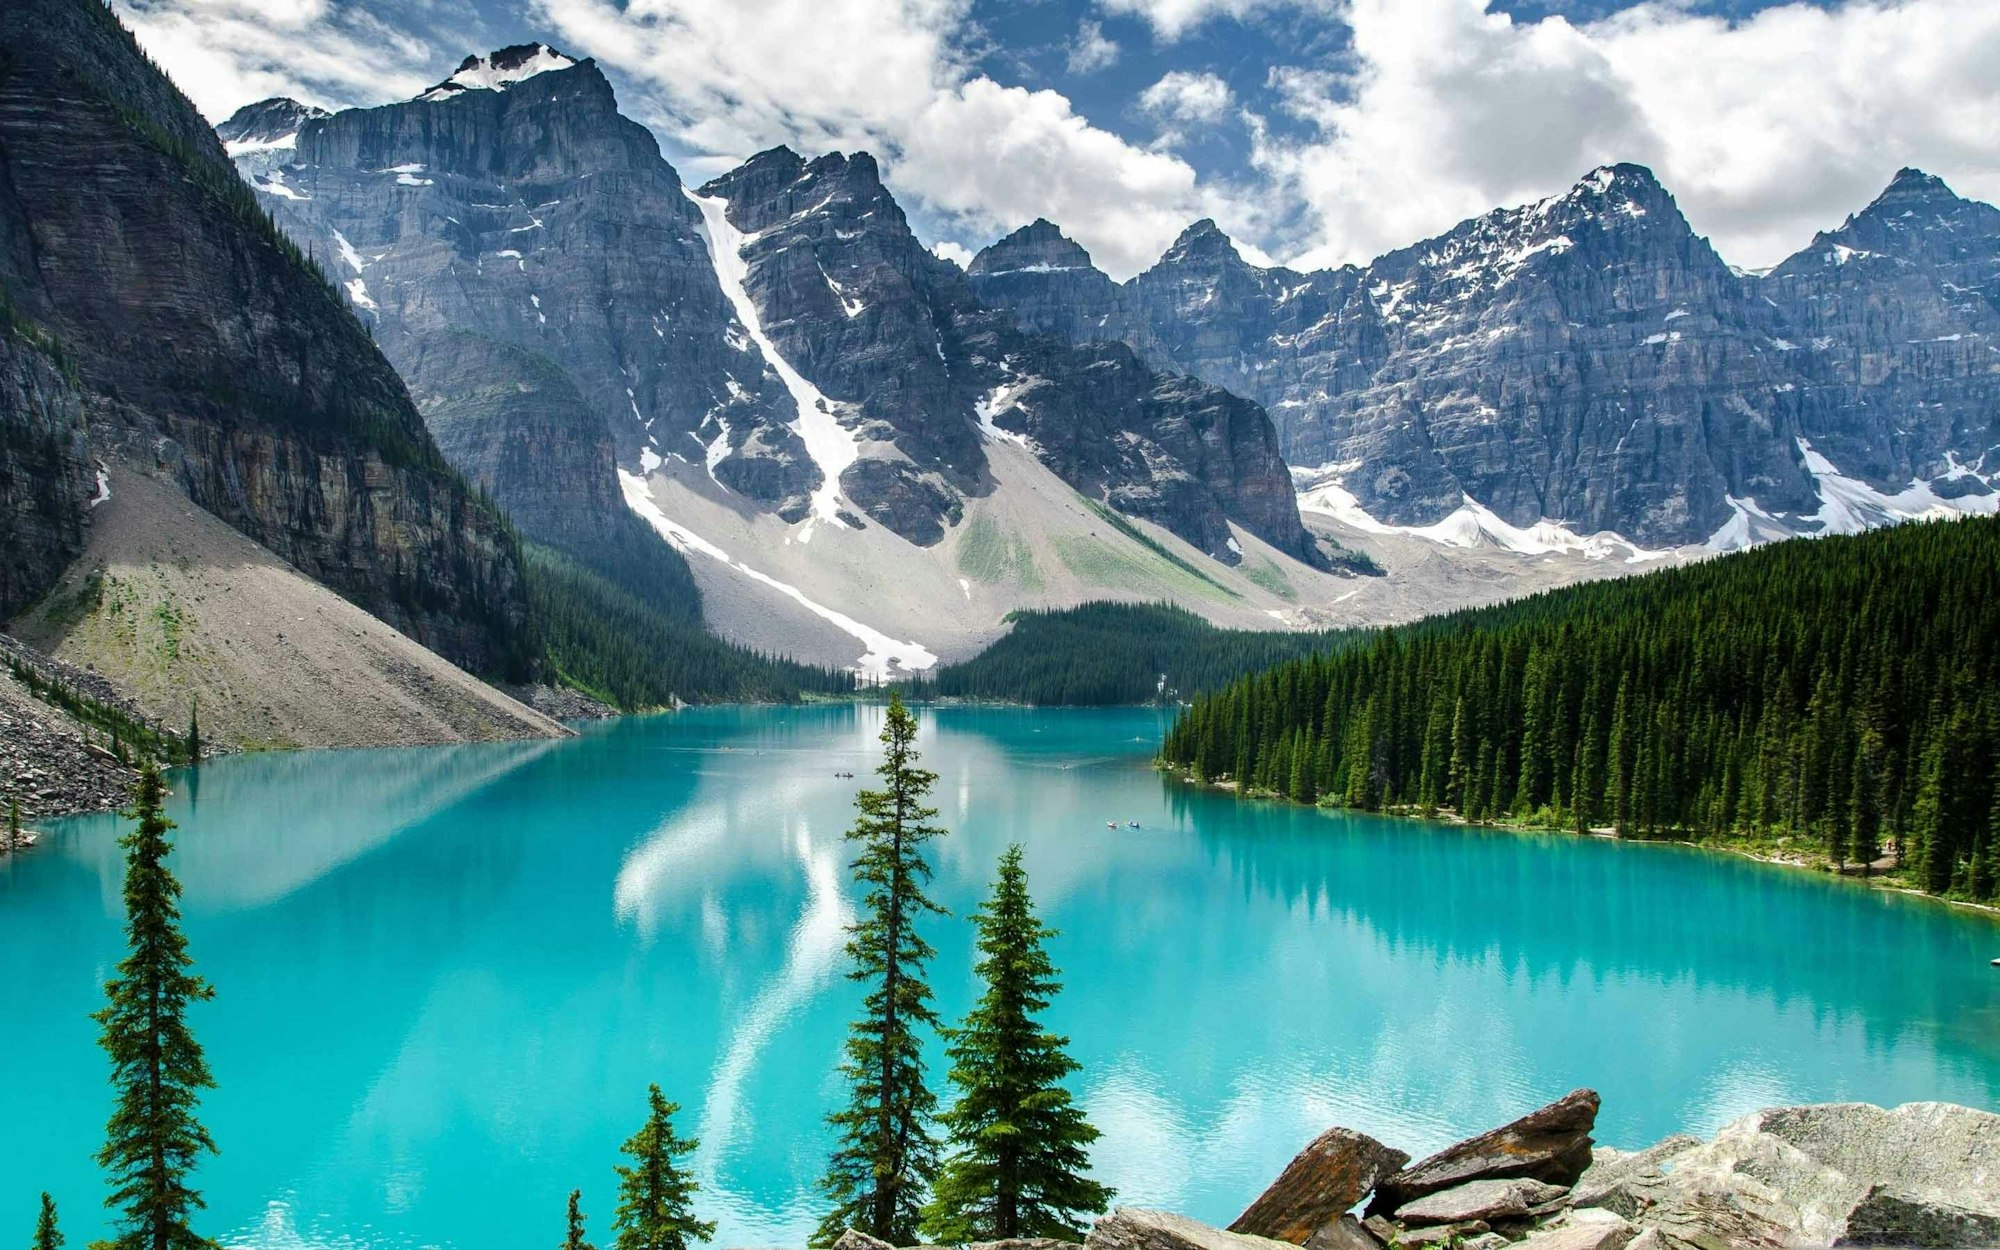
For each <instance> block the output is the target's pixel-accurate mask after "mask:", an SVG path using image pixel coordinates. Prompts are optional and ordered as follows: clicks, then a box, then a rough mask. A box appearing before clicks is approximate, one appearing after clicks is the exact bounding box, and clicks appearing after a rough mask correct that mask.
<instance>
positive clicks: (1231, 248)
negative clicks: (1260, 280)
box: [1160, 217, 1243, 264]
mask: <svg viewBox="0 0 2000 1250" xmlns="http://www.w3.org/2000/svg"><path fill="white" fill-rule="evenodd" d="M1242 259H1243V258H1242V257H1241V256H1240V255H1238V254H1237V251H1236V244H1235V242H1234V241H1232V240H1231V239H1230V237H1229V236H1228V235H1226V234H1224V233H1223V232H1222V227H1220V226H1218V225H1216V224H1215V219H1214V218H1212V217H1204V218H1202V219H1201V220H1200V221H1197V222H1195V223H1194V224H1193V225H1191V226H1189V227H1188V228H1187V229H1185V230H1183V231H1181V234H1180V237H1179V238H1177V239H1175V240H1174V245H1173V246H1172V247H1170V248H1168V249H1167V253H1166V255H1164V256H1162V257H1160V263H1161V264H1166V263H1168V262H1174V263H1183V262H1186V261H1194V260H1232V261H1238V262H1240V261H1241V260H1242Z"/></svg>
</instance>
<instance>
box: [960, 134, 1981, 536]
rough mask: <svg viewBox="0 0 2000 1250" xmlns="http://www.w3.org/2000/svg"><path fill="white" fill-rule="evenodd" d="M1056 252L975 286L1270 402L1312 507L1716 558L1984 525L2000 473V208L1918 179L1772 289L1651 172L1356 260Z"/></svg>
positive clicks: (1215, 249) (1201, 231) (1055, 323)
mask: <svg viewBox="0 0 2000 1250" xmlns="http://www.w3.org/2000/svg"><path fill="white" fill-rule="evenodd" d="M1066 242H1067V241H1066V240H1062V239H1061V237H1060V235H1059V233H1057V232H1054V231H1053V228H1051V227H1048V226H1047V224H1046V223H1037V224H1036V225H1035V226H1032V227H1028V228H1026V229H1024V230H1023V231H1020V232H1017V233H1016V234H1015V235H1012V236H1009V237H1008V238H1006V239H1003V240H1001V241H1000V242H999V243H996V244H995V245H993V247H991V248H989V249H987V251H985V252H982V253H981V254H980V255H979V256H978V257H977V258H975V260H974V262H973V264H972V265H971V267H970V271H969V272H970V275H971V277H970V280H971V282H972V284H973V287H974V289H975V291H976V292H977V293H978V294H979V296H980V298H982V299H983V300H985V301H987V302H988V303H990V304H993V305H994V306H996V307H1003V308H1006V309H1008V310H1009V311H1010V312H1012V313H1014V314H1015V315H1016V316H1017V317H1018V318H1019V319H1020V320H1021V321H1022V322H1023V324H1025V325H1029V326H1032V327H1034V328H1036V329H1039V330H1043V331H1045V332H1048V333H1053V334H1057V335H1060V336H1063V337H1065V338H1067V339H1070V340H1071V341H1084V340H1088V339H1100V338H1115V339H1118V340H1120V341H1123V342H1125V343H1127V344H1129V345H1131V346H1132V347H1133V348H1134V349H1135V350H1137V351H1138V352H1139V353H1140V354H1141V355H1142V356H1144V357H1145V358H1146V359H1147V360H1148V361H1149V362H1150V363H1152V364H1154V365H1155V366H1159V367H1165V368H1177V369H1183V370H1186V371H1188V372H1191V373H1193V374H1194V375H1196V376H1198V377H1200V378H1202V379H1203V380H1205V381H1208V382H1211V383H1214V384H1216V385H1218V386H1222V387H1224V388H1227V389H1229V390H1231V391H1233V392H1235V393H1237V394H1240V395H1244V396H1248V397H1250V398H1252V399H1255V400H1257V401H1258V402H1259V403H1261V404H1262V405H1264V406H1265V407H1266V408H1267V409H1268V410H1269V411H1270V412H1271V414H1272V416H1273V418H1274V420H1275V421H1276V422H1277V426H1278V429H1279V431H1280V435H1281V438H1282V440H1283V447H1284V451H1285V454H1286V456H1287V458H1288V459H1289V460H1290V462H1291V463H1292V464H1293V465H1294V466H1298V467H1299V469H1300V470H1301V472H1302V474H1303V475H1304V481H1305V483H1306V485H1308V486H1309V487H1312V488H1314V490H1313V497H1312V503H1313V506H1317V507H1321V508H1323V509H1324V510H1328V511H1333V512H1335V513H1336V514H1339V515H1344V516H1346V517H1347V518H1348V519H1350V520H1355V521H1358V522H1361V523H1364V524H1368V525H1375V524H1383V523H1386V524H1394V525H1401V526H1426V525H1430V524H1432V523H1435V522H1438V521H1440V520H1442V519H1444V518H1446V517H1447V516H1450V515H1451V514H1453V513H1455V512H1457V511H1459V510H1461V509H1463V508H1465V507H1466V506H1467V502H1468V500H1470V501H1474V502H1476V503H1477V505H1479V506H1480V507H1482V508H1484V509H1489V510H1490V511H1491V512H1492V513H1494V514H1497V516H1498V518H1499V520H1500V521H1502V522H1504V523H1507V524H1511V525H1514V526H1527V525H1531V524H1533V523H1535V522H1537V521H1540V520H1544V519H1548V520H1555V521H1559V522H1561V523H1563V524H1564V525H1566V526H1567V527H1568V528H1569V529H1570V530H1572V531H1574V532H1575V533H1578V534H1584V535H1588V534H1593V533H1596V532H1598V531H1605V530H1609V531H1613V532H1615V533H1617V534H1620V535H1623V536H1625V537H1626V538H1628V539H1631V540H1634V541H1636V542H1639V543H1641V544H1645V545H1651V546H1665V545H1674V544H1681V543H1700V542H1709V543H1711V544H1712V545H1715V546H1718V547H1727V546H1736V545H1742V544H1744V543H1747V542H1751V541H1756V540H1760V539H1763V538H1768V537H1775V536H1782V535H1785V534H1790V533H1801V532H1808V533H1812V532H1824V531H1826V530H1829V529H1853V528H1859V527H1861V526H1864V525H1868V524H1879V523H1882V522H1884V521H1889V520H1895V519H1900V518H1901V517H1904V516H1909V515H1917V514H1921V513H1923V512H1924V511H1926V510H1927V509H1932V508H1948V507H1956V508H1959V509H1961V510H1971V509H1981V508H1990V506H1991V503H1990V493H1991V491H1992V489H1993V488H1992V484H1991V480H1990V479H1993V478H1995V477H1996V476H2000V454H1996V455H1995V456H1994V457H1993V458H1992V459H1991V460H1989V459H1988V452H1989V451H1993V450H1994V449H1995V448H1996V446H1997V445H2000V430H1996V427H1995V414H1996V412H2000V392H1996V386H2000V369H1996V365H1995V363H1994V361H1995V359H1996V358H1995V356H1994V355H1993V350H1992V348H1993V343H1994V342H1995V341H1996V332H2000V326H1997V325H1996V323H1995V321H1994V316H1995V309H1996V307H2000V305H1996V304H1995V302H1994V295H1993V292H1994V291H1995V290H1996V289H2000V276H1996V275H2000V259H1996V258H2000V210H1995V209H1993V208H1991V207H1989V206H1987V205H1982V204H1974V203H1971V202H1969V201H1965V200H1961V199H1959V198H1958V197H1956V196H1954V195H1952V194H1951V193H1950V191H1949V190H1948V189H1947V188H1945V187H1944V185H1943V184H1942V183H1940V182H1938V181H1937V180H1936V179H1934V178H1928V177H1926V176H1924V175H1921V174H1919V173H1917V172H1915V171H1904V173H1903V174H1901V175H1899V176H1898V178H1897V180H1896V183H1895V184H1894V185H1892V186H1891V188H1890V190H1889V191H1888V192H1886V193H1885V194H1884V196H1883V197H1882V199H1881V200H1879V201H1877V203H1876V204H1875V205H1873V206H1871V207H1870V208H1869V209H1868V210H1866V211H1865V212H1863V213H1861V214H1858V215H1857V216H1856V217H1854V218H1852V219H1850V221H1849V222H1848V223H1847V224H1846V225H1845V226H1843V227H1842V229H1841V230H1840V231H1836V232H1833V233H1831V234H1827V235H1822V236H1820V238H1819V239H1817V240H1815V242H1814V244H1813V246H1812V247H1810V248H1808V249H1807V250H1806V251H1804V252H1802V253H1800V255H1799V256H1796V257H1794V258H1792V259H1791V260H1789V261H1787V262H1786V263H1785V264H1784V265H1781V266H1779V267H1778V269H1777V270H1775V271H1774V272H1772V273H1771V274H1770V275H1769V276H1768V277H1765V278H1761V279H1760V278H1758V277H1756V276H1754V275H1744V274H1739V273H1736V272H1734V271H1732V270H1731V269H1730V268H1729V267H1728V266H1727V265H1725V264H1724V263H1723V261H1722V259H1721V258H1720V257H1719V256H1717V255H1716V253H1715V252H1714V250H1713V249H1712V248H1711V247H1710V246H1709V245H1708V243H1707V241H1706V240H1704V239H1701V238H1699V237H1697V236H1696V235H1695V234H1694V233H1693V232H1692V231H1691V230H1690V229H1689V227H1688V224H1687V222H1686V220H1685V219H1684V218H1683V217H1682V216H1681V213H1680V211H1679V208H1678V207H1677V206H1676V205H1675V203H1674V201H1673V198H1672V196H1670V195H1669V194H1668V193H1667V192H1666V190H1665V189H1664V188H1662V187H1661V186H1660V185H1659V183H1658V182H1657V181H1656V180H1655V179H1654V177H1653V176H1652V174H1651V173H1650V172H1649V171H1647V170H1645V169H1644V168H1641V167H1639V166H1636V165H1612V166H1606V167H1604V168H1601V169H1598V170H1595V171H1593V172H1592V173H1591V174H1590V175H1588V176H1587V177H1585V178H1584V179H1583V180H1582V181H1580V182H1579V183H1577V185H1576V186H1575V187H1573V188H1572V189H1571V190H1570V191H1568V192H1567V193H1565V194H1563V195H1560V196H1555V197H1552V198H1550V199H1548V200H1544V201H1541V202H1540V203H1536V204H1530V205H1527V206H1525V207H1522V208H1518V209H1503V210H1496V211H1495V212H1492V213H1488V214H1486V215H1485V216H1483V217H1480V218H1477V219H1474V220H1471V221H1467V222H1465V223H1463V224H1461V225H1459V226H1457V227H1456V228H1454V229H1453V230H1451V231H1448V232H1446V233H1445V234H1442V235H1439V236H1437V237H1436V238H1432V239H1427V240H1424V241H1423V242H1420V243H1417V244H1414V245H1412V246H1410V247H1407V248H1403V249H1400V250H1398V251H1395V252H1391V253H1389V254H1387V255H1385V256H1382V257H1380V258H1378V259H1376V260H1375V261H1373V262H1371V263H1370V264H1368V265H1366V266H1346V267H1343V268H1339V269H1332V270H1322V271H1318V272H1312V273H1303V272H1298V271H1294V270H1289V269H1285V268H1261V267H1258V266H1254V265H1251V264H1249V263H1248V262H1246V261H1245V260H1244V259H1243V258H1242V257H1241V256H1240V255H1239V254H1238V253H1237V251H1236V250H1235V248H1234V246H1233V245H1232V244H1231V242H1230V241H1229V239H1228V237H1227V236H1226V235H1224V234H1223V233H1222V232H1221V231H1220V230H1219V229H1217V228H1216V227H1215V225H1214V223H1212V222H1207V221H1204V222H1198V223H1196V224H1195V225H1194V226H1191V227H1190V228H1189V229H1188V230H1187V231H1186V232H1185V233H1184V234H1183V235H1182V236H1181V238H1180V239H1179V240H1177V241H1176V242H1175V244H1174V245H1173V247H1172V248H1170V249H1169V250H1168V252H1167V253H1166V254H1165V255H1164V256H1163V257H1162V258H1161V260H1160V262H1159V263H1158V264H1157V265H1155V266H1153V267H1152V268H1151V269H1149V270H1147V271H1146V272H1144V273H1142V274H1140V275H1138V276H1137V277H1135V278H1133V279H1132V280H1131V281H1129V282H1127V283H1124V284H1122V285H1115V284H1111V283H1109V280H1108V279H1105V278H1104V275H1102V274H1101V273H1099V272H1097V271H1096V270H1094V269H1089V270H1086V269H1084V268H1081V266H1087V265H1088V259H1087V257H1085V256H1084V254H1083V253H1082V251H1081V249H1078V248H1075V247H1074V246H1073V245H1070V246H1064V244H1065V243H1066ZM1895 414H1904V416H1903V417H1898V416H1897V415H1895ZM1916 414H1921V415H1916ZM1816 457H1817V458H1816ZM1830 476H1844V477H1848V478H1852V479H1854V482H1853V484H1852V485H1851V486H1850V485H1848V484H1847V483H1843V482H1838V481H1829V480H1828V479H1829V477H1830ZM1872 495H1880V496H1883V497H1884V498H1883V499H1881V500H1875V499H1873V498H1871V496H1872ZM1857 501H1858V502H1857ZM1982 501H1983V502H1982Z"/></svg>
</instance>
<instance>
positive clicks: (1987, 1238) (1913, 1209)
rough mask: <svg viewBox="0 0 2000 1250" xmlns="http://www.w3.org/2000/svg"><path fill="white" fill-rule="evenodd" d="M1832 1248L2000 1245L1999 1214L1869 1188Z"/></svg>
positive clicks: (1888, 1190)
mask: <svg viewBox="0 0 2000 1250" xmlns="http://www.w3.org/2000/svg"><path fill="white" fill-rule="evenodd" d="M1833 1244H1834V1245H1836V1246H2000V1215H1996V1214H1994V1213H1993V1212H1990V1211H1972V1210H1968V1209H1967V1208H1965V1207H1961V1206H1957V1205H1955V1204H1953V1203H1949V1202H1943V1201H1940V1200H1938V1199H1935V1198H1921V1197H1918V1196H1916V1195H1915V1194H1906V1193H1898V1192H1897V1191H1895V1190H1893V1189H1890V1188H1888V1187H1887V1186H1884V1185H1875V1186H1871V1187H1870V1188H1869V1190H1868V1192H1867V1193H1866V1194H1865V1195H1863V1196H1862V1199H1861V1201H1860V1202H1859V1203H1857V1204H1856V1205H1855V1208H1854V1210H1852V1211H1850V1212H1848V1214H1847V1228H1846V1231H1844V1232H1842V1233H1841V1235H1840V1236H1839V1237H1836V1238H1835V1239H1834V1242H1833Z"/></svg>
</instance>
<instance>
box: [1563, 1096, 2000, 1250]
mask: <svg viewBox="0 0 2000 1250" xmlns="http://www.w3.org/2000/svg"><path fill="white" fill-rule="evenodd" d="M1575 1201H1576V1202H1577V1204H1578V1205H1579V1206H1590V1207H1599V1208H1603V1209H1605V1210H1609V1211H1613V1212H1615V1213H1617V1214H1619V1215H1621V1216H1623V1217H1624V1218H1626V1219H1629V1220H1633V1221H1635V1222H1639V1223H1643V1224H1647V1225H1651V1226H1657V1227H1659V1228H1660V1229H1661V1230H1662V1231H1663V1232H1666V1233H1667V1234H1668V1235H1670V1236H1672V1237H1676V1238H1678V1239H1680V1240H1683V1241H1694V1240H1696V1239H1697V1238H1696V1234H1698V1233H1700V1232H1701V1231H1702V1230H1705V1229H1710V1228H1718V1227H1719V1228H1721V1229H1723V1230H1724V1231H1725V1232H1726V1233H1727V1234H1728V1237H1729V1240H1730V1243H1731V1244H1738V1245H1755V1244H1768V1245H1793V1244H1811V1245H1827V1244H1853V1245H1886V1244H1894V1245H1930V1246H1962V1245H1987V1244H1991V1242H1992V1240H1993V1230H1994V1229H1995V1227H1996V1225H1995V1223H1994V1221H1995V1220H2000V1116H1996V1115H1993V1114H1991V1113H1988V1112H1984V1111H1974V1110H1971V1109H1970V1108H1966V1107H1955V1106H1951V1105H1948V1104H1944V1103H1909V1104H1906V1105H1904V1106H1901V1107H1897V1108H1895V1109H1894V1110H1884V1109H1882V1108H1880V1107H1872V1106H1869V1105H1867V1104H1864V1103H1835V1104H1830V1105H1825V1106H1812V1107H1783V1108H1778V1109H1775V1110H1770V1111H1760V1112H1757V1113H1756V1114H1754V1115H1750V1116H1746V1117H1744V1118H1743V1119H1741V1120H1737V1121H1735V1122H1734V1123H1732V1124H1729V1125H1728V1126H1726V1127H1724V1128H1723V1129H1722V1131H1721V1132H1719V1133H1717V1134H1716V1136H1715V1137H1714V1138H1713V1139H1712V1140H1710V1141H1707V1142H1700V1141H1694V1140H1692V1139H1685V1138H1682V1139H1674V1140H1671V1141H1669V1142H1664V1143H1661V1145H1659V1146H1656V1147H1654V1148H1652V1149H1651V1150H1648V1151H1644V1152H1637V1153H1634V1154H1621V1153H1619V1152H1616V1151H1605V1152H1600V1157H1599V1159H1598V1160H1597V1161H1596V1162H1595V1163H1594V1164H1593V1165H1592V1167H1591V1169H1590V1171H1589V1172H1587V1173H1586V1174H1585V1175H1584V1177H1583V1178H1582V1180H1581V1181H1580V1182H1579V1183H1578V1185H1577V1187H1576V1194H1575ZM1919 1232H1921V1234H1922V1237H1923V1238H1928V1239H1912V1240H1901V1239H1900V1238H1902V1237H1904V1236H1905V1235H1908V1236H1910V1237H1912V1238H1916V1237H1917V1235H1918V1233H1919ZM1885 1239H1886V1240H1885Z"/></svg>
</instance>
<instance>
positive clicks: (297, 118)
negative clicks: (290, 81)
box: [215, 96, 331, 149]
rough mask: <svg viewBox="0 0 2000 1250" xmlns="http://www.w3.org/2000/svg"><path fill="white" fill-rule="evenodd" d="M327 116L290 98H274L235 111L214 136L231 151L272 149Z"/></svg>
mask: <svg viewBox="0 0 2000 1250" xmlns="http://www.w3.org/2000/svg"><path fill="white" fill-rule="evenodd" d="M328 116H331V114H329V113H328V112H327V111H326V110H325V109H323V108H315V107H313V106H312V105H310V104H301V103H300V102H299V101H297V100H294V99H292V98H291V97H289V96H273V97H271V98H270V99H268V100H259V101H257V102H256V103H255V104H246V105H244V106H243V107H242V108H240V109H237V110H236V111H235V112H234V113H231V114H230V115H229V117H228V119H227V120H226V121H224V122H223V123H222V124H221V125H219V126H217V127H216V128H215V133H216V135H217V136H218V137H220V138H221V140H222V141H223V142H224V143H225V144H228V145H229V146H230V147H231V148H232V149H235V148H239V147H249V146H255V147H275V146H278V145H279V144H280V143H282V142H283V141H284V140H286V139H288V138H291V137H293V136H296V135H297V134H298V133H299V127H300V126H303V125H304V124H305V123H307V122H309V121H311V120H313V119H314V118H316V117H328Z"/></svg>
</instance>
